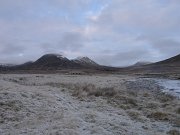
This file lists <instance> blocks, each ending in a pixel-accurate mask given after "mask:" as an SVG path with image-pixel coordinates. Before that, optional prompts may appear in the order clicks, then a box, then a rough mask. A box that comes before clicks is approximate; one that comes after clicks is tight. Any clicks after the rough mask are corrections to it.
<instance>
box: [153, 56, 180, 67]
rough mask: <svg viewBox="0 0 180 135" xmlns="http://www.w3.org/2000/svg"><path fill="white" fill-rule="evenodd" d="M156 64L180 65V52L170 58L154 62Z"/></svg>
mask: <svg viewBox="0 0 180 135" xmlns="http://www.w3.org/2000/svg"><path fill="white" fill-rule="evenodd" d="M154 65H169V66H170V65H171V66H173V65H174V66H180V54H179V55H176V56H174V57H172V58H169V59H166V60H163V61H160V62H157V63H154Z"/></svg>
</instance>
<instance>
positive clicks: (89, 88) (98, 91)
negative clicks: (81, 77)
mask: <svg viewBox="0 0 180 135" xmlns="http://www.w3.org/2000/svg"><path fill="white" fill-rule="evenodd" d="M116 94H117V92H116V90H115V89H114V88H113V87H104V88H101V87H96V86H95V85H93V84H84V85H82V84H75V85H74V86H73V96H76V97H82V96H95V97H100V96H104V97H113V96H115V95H116Z"/></svg>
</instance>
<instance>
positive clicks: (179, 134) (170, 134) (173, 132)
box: [167, 129, 180, 135]
mask: <svg viewBox="0 0 180 135" xmlns="http://www.w3.org/2000/svg"><path fill="white" fill-rule="evenodd" d="M167 134H168V135H180V132H179V131H178V130H176V129H173V130H170V131H169V132H167Z"/></svg>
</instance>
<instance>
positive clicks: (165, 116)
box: [148, 111, 169, 121]
mask: <svg viewBox="0 0 180 135" xmlns="http://www.w3.org/2000/svg"><path fill="white" fill-rule="evenodd" d="M148 118H153V119H155V120H163V121H167V120H169V118H168V114H167V113H164V112H159V111H158V112H153V113H151V114H150V115H148Z"/></svg>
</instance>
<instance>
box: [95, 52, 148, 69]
mask: <svg viewBox="0 0 180 135" xmlns="http://www.w3.org/2000/svg"><path fill="white" fill-rule="evenodd" d="M149 55H150V53H149V51H148V50H141V49H140V50H130V51H127V52H121V53H113V52H111V53H108V52H107V54H103V55H100V56H97V57H96V58H95V59H96V61H97V62H99V63H101V64H104V65H111V66H112V65H113V66H129V65H131V64H134V63H135V62H138V61H148V60H150V59H149V58H148V57H149Z"/></svg>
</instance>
